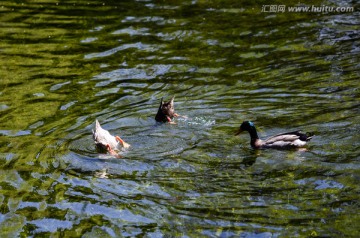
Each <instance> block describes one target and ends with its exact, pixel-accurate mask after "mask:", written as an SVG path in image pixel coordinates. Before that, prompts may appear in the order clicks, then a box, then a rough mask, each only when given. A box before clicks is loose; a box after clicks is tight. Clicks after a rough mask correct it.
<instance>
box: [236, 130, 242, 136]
mask: <svg viewBox="0 0 360 238" xmlns="http://www.w3.org/2000/svg"><path fill="white" fill-rule="evenodd" d="M241 132H243V130H241V129H239V130H238V131H237V132H236V133H235V135H236V136H237V135H239V134H240V133H241Z"/></svg>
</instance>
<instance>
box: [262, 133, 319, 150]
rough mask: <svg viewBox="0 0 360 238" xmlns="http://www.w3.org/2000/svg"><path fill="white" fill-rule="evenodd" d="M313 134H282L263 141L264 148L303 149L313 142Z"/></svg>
mask: <svg viewBox="0 0 360 238" xmlns="http://www.w3.org/2000/svg"><path fill="white" fill-rule="evenodd" d="M311 138H312V134H310V133H302V132H301V131H292V132H286V133H281V134H278V135H275V136H272V137H269V138H268V139H266V140H264V141H263V146H264V147H279V148H286V147H301V146H304V145H305V144H306V142H307V141H309V140H311Z"/></svg>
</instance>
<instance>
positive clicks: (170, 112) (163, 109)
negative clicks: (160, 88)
mask: <svg viewBox="0 0 360 238" xmlns="http://www.w3.org/2000/svg"><path fill="white" fill-rule="evenodd" d="M174 98H175V96H173V97H172V98H171V99H170V101H168V102H164V101H163V98H161V102H160V106H159V110H158V112H157V114H156V116H155V120H156V121H157V122H169V123H172V124H174V122H173V121H172V119H173V118H174V117H178V116H179V114H177V113H175V111H174Z"/></svg>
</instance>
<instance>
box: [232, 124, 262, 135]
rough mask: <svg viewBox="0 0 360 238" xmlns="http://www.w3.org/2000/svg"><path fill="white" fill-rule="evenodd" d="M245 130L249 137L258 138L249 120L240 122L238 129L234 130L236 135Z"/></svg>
mask: <svg viewBox="0 0 360 238" xmlns="http://www.w3.org/2000/svg"><path fill="white" fill-rule="evenodd" d="M243 131H247V132H249V133H250V136H251V138H254V139H259V137H258V135H257V132H256V128H255V125H254V123H253V122H251V121H244V122H243V123H241V125H240V128H239V130H238V131H237V132H236V134H235V135H236V136H237V135H239V134H240V133H241V132H243Z"/></svg>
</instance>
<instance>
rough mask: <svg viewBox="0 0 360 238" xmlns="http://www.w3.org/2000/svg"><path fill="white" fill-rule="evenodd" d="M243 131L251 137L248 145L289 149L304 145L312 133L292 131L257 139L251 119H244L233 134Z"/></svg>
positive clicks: (257, 147) (258, 147) (260, 147)
mask: <svg viewBox="0 0 360 238" xmlns="http://www.w3.org/2000/svg"><path fill="white" fill-rule="evenodd" d="M243 131H248V132H249V134H250V137H251V141H250V145H251V147H253V148H255V149H262V148H275V149H291V148H299V147H303V146H305V145H306V142H308V141H310V140H311V138H312V136H313V134H311V133H302V132H301V131H293V132H287V133H282V134H278V135H275V136H272V137H269V138H268V139H266V140H261V139H259V136H258V134H257V132H256V128H255V125H254V123H252V122H251V121H244V122H243V123H242V124H241V126H240V128H239V130H238V132H237V133H236V134H235V135H239V134H240V133H241V132H243Z"/></svg>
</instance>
